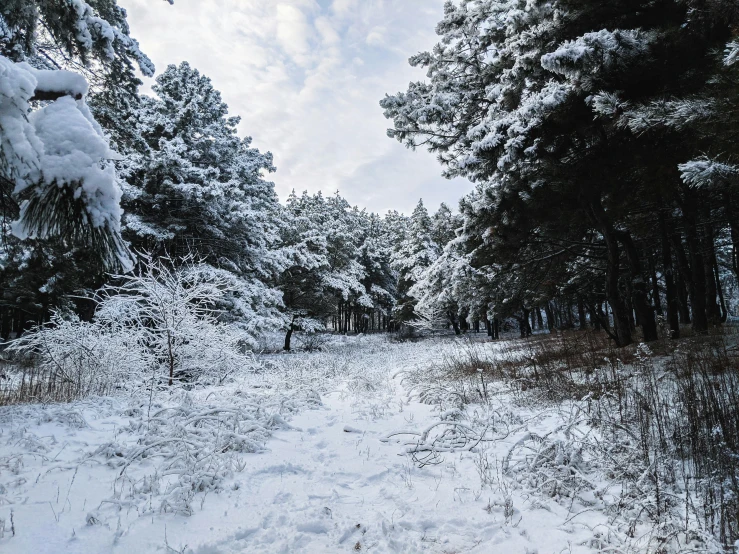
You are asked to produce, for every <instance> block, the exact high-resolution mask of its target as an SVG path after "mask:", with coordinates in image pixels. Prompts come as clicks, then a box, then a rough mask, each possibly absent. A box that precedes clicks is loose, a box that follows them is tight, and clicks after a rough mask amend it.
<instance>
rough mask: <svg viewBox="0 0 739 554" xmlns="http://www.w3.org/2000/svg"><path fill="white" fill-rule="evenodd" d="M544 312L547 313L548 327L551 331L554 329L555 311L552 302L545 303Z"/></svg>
mask: <svg viewBox="0 0 739 554" xmlns="http://www.w3.org/2000/svg"><path fill="white" fill-rule="evenodd" d="M544 312H546V314H547V329H548V330H549V332H550V333H551V332H552V331H553V330H554V312H553V311H552V305H551V303H550V302H547V303H546V304H544Z"/></svg>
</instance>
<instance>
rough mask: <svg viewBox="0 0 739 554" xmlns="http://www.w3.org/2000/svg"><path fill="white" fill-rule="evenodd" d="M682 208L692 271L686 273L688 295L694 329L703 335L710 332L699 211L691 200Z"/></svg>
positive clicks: (682, 205)
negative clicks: (697, 216)
mask: <svg viewBox="0 0 739 554" xmlns="http://www.w3.org/2000/svg"><path fill="white" fill-rule="evenodd" d="M680 208H681V211H682V213H683V222H684V227H685V242H686V243H687V246H688V256H689V257H690V271H689V273H688V272H685V274H684V277H685V278H686V279H688V278H689V280H688V294H689V295H690V308H691V311H692V314H691V319H692V320H693V329H694V330H695V331H696V332H698V333H703V332H705V331H707V330H708V317H707V314H706V274H705V267H704V262H703V254H702V253H701V245H700V241H699V240H698V228H697V223H696V219H697V218H696V212H697V210H696V207H695V205H693V203H692V202H691V201H690V199H688V201H686V202H682V203H681V206H680ZM676 250H677V249H676ZM681 269H682V268H681Z"/></svg>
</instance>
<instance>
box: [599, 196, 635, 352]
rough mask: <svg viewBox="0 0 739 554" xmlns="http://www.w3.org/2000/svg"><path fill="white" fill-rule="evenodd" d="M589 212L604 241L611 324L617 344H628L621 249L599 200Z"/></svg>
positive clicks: (629, 339)
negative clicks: (620, 280)
mask: <svg viewBox="0 0 739 554" xmlns="http://www.w3.org/2000/svg"><path fill="white" fill-rule="evenodd" d="M591 213H592V215H593V219H594V221H595V222H596V223H597V225H598V227H599V230H600V232H601V234H602V235H603V238H604V239H605V242H606V252H607V259H606V298H607V299H608V303H609V304H610V305H611V311H612V313H613V326H614V329H615V333H614V336H615V337H616V345H617V346H628V345H629V344H631V343H632V338H631V327H630V325H629V319H630V318H629V310H628V306H627V304H626V302H625V301H624V299H623V297H622V295H621V293H620V291H619V289H618V281H619V271H620V266H621V259H620V258H621V251H620V249H619V247H618V239H617V238H616V232H615V229H614V228H613V225H612V224H611V222H610V221H609V220H608V216H607V214H606V213H605V210H604V209H603V206H601V204H600V201H597V202H593V203H592V204H591Z"/></svg>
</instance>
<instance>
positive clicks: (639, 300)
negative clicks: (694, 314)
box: [619, 231, 658, 342]
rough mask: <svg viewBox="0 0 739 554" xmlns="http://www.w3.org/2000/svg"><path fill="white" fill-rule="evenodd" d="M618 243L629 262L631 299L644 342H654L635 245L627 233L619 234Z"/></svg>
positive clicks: (654, 329)
mask: <svg viewBox="0 0 739 554" xmlns="http://www.w3.org/2000/svg"><path fill="white" fill-rule="evenodd" d="M619 241H620V242H621V244H623V245H624V250H625V252H626V259H627V260H628V261H629V268H630V272H631V287H632V296H631V297H632V301H633V303H634V309H635V310H636V313H637V317H638V319H639V324H640V325H641V328H642V334H643V335H644V337H643V338H644V342H651V341H655V340H657V338H658V335H657V322H656V321H655V318H654V310H653V309H652V306H650V305H649V301H648V300H647V283H646V281H645V280H644V274H643V272H642V267H641V261H640V259H639V251H638V250H637V249H636V245H635V244H634V241H633V239H632V238H631V234H630V233H629V232H628V231H622V232H619Z"/></svg>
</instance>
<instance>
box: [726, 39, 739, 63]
mask: <svg viewBox="0 0 739 554" xmlns="http://www.w3.org/2000/svg"><path fill="white" fill-rule="evenodd" d="M738 61H739V39H737V40H732V41H731V42H730V43H729V44H727V45H726V50H724V63H725V64H726V65H734V64H735V63H736V62H738Z"/></svg>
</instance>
